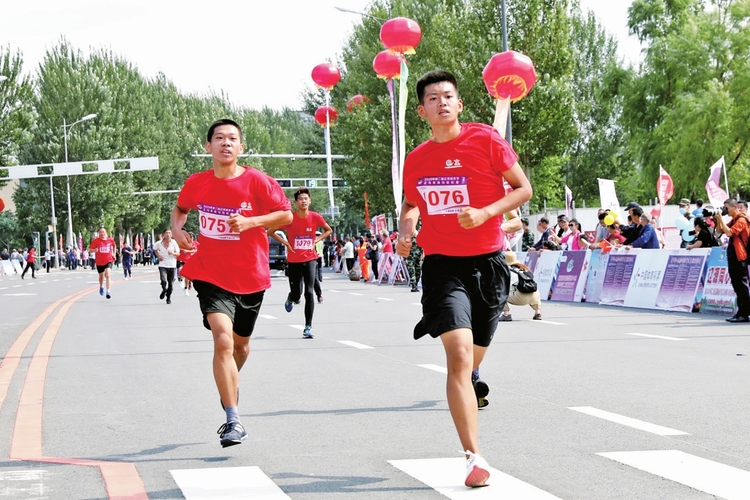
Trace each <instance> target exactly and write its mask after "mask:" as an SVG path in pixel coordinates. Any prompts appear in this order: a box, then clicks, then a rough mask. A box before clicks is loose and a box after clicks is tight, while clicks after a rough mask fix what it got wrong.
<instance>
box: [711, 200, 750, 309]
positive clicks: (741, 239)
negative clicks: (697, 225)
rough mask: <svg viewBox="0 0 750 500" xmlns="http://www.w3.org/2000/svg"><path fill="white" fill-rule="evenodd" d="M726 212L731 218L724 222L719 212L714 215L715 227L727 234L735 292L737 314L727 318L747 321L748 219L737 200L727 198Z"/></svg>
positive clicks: (749, 298) (749, 295)
mask: <svg viewBox="0 0 750 500" xmlns="http://www.w3.org/2000/svg"><path fill="white" fill-rule="evenodd" d="M724 208H726V211H727V214H728V215H729V216H730V217H731V218H732V220H731V221H729V223H725V222H724V219H723V218H722V216H721V214H717V215H714V220H715V221H716V229H718V230H719V231H721V232H722V233H724V234H725V235H727V236H729V245H728V246H727V264H728V266H729V279H730V280H731V282H732V288H734V293H735V294H737V314H735V315H734V316H732V317H731V318H727V321H728V322H730V323H747V322H748V321H750V288H749V287H748V276H747V263H748V255H747V243H748V240H750V220H748V218H747V215H745V214H744V213H742V212H740V211H739V210H738V208H737V202H736V201H735V200H734V199H732V198H729V199H727V200H726V201H725V202H724Z"/></svg>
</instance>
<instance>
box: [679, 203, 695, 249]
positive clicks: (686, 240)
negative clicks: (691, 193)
mask: <svg viewBox="0 0 750 500" xmlns="http://www.w3.org/2000/svg"><path fill="white" fill-rule="evenodd" d="M679 207H680V213H681V214H682V215H683V217H685V218H686V219H687V220H692V219H694V218H695V217H694V216H693V214H691V213H690V200H689V199H687V198H683V199H681V200H680V203H679ZM690 227H693V224H690ZM680 236H682V243H680V248H685V247H687V246H688V245H690V244H691V243H693V242H694V241H695V235H694V232H693V231H691V230H690V229H683V230H682V231H680Z"/></svg>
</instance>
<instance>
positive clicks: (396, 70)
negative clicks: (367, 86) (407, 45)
mask: <svg viewBox="0 0 750 500" xmlns="http://www.w3.org/2000/svg"><path fill="white" fill-rule="evenodd" d="M372 69H374V70H375V74H376V75H378V77H379V78H385V79H386V80H390V79H391V78H398V77H399V76H401V57H400V56H397V55H394V54H391V53H390V52H388V51H387V50H384V51H383V52H379V53H378V55H376V56H375V60H374V61H372Z"/></svg>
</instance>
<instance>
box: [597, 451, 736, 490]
mask: <svg viewBox="0 0 750 500" xmlns="http://www.w3.org/2000/svg"><path fill="white" fill-rule="evenodd" d="M597 455H600V456H602V457H605V458H609V459H611V460H615V461H616V462H620V463H622V464H625V465H629V466H630V467H635V468H636V469H640V470H642V471H646V472H649V473H651V474H655V475H657V476H661V477H664V478H667V479H669V480H670V481H675V482H677V483H680V484H684V485H685V486H689V487H690V488H693V489H696V490H698V491H702V492H704V493H708V494H710V495H716V496H717V497H721V498H725V499H726V500H747V498H748V492H750V472H747V471H744V470H741V469H736V468H734V467H730V466H728V465H724V464H720V463H718V462H712V461H711V460H706V459H705V458H700V457H696V456H695V455H690V454H688V453H685V452H682V451H678V450H655V451H627V452H613V453H597Z"/></svg>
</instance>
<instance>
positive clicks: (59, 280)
mask: <svg viewBox="0 0 750 500" xmlns="http://www.w3.org/2000/svg"><path fill="white" fill-rule="evenodd" d="M67 279H70V278H67ZM52 281H53V282H56V281H60V280H59V279H57V280H52Z"/></svg>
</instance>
